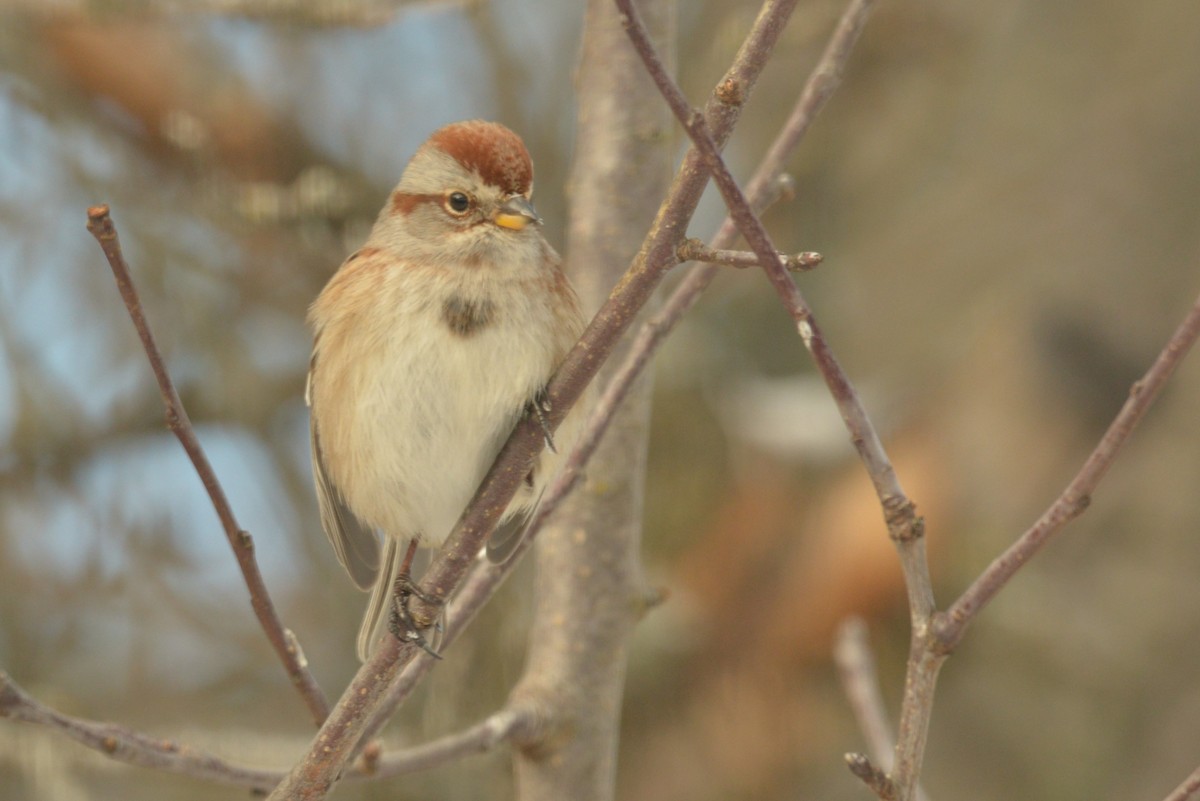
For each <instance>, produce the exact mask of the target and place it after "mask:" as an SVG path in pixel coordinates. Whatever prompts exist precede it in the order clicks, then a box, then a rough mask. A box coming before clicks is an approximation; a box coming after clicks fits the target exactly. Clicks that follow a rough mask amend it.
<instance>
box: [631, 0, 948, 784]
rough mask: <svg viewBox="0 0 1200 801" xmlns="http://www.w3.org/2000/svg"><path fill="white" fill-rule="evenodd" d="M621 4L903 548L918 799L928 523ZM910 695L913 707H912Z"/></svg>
mask: <svg viewBox="0 0 1200 801" xmlns="http://www.w3.org/2000/svg"><path fill="white" fill-rule="evenodd" d="M615 2H616V3H617V6H618V8H620V9H621V12H622V14H624V20H625V27H626V31H627V32H628V34H629V37H630V41H632V42H633V45H634V47H635V49H637V51H638V54H639V55H640V56H641V57H642V60H643V61H644V62H645V64H646V70H647V72H649V73H650V75H651V77H652V78H653V79H654V82H655V83H656V84H657V85H658V87H659V89H660V91H661V92H662V94H663V97H664V98H665V99H666V101H667V104H668V105H669V106H670V107H671V110H672V112H673V113H674V114H675V117H676V118H677V119H678V120H679V122H680V124H682V125H683V126H684V129H685V130H686V131H687V133H688V136H689V137H690V138H691V140H692V142H693V143H694V144H695V146H696V147H697V149H698V150H699V151H700V152H701V155H702V157H703V161H704V164H705V166H706V168H707V169H708V170H709V171H710V172H711V173H712V175H713V179H714V181H715V182H716V184H717V188H718V189H720V191H721V196H722V197H723V198H724V200H725V204H726V206H728V208H729V213H730V215H731V216H732V217H733V220H734V222H736V223H737V226H738V229H739V230H740V231H741V232H742V235H743V236H744V237H745V238H746V241H747V242H748V243H749V245H750V248H751V249H752V250H753V251H754V252H755V253H756V254H757V255H758V257H759V259H760V261H761V263H762V264H763V267H764V269H765V271H766V273H767V277H768V278H769V279H770V281H771V284H772V285H773V286H774V287H775V290H776V292H777V293H778V294H779V296H780V299H781V300H782V301H783V303H784V306H785V307H786V308H787V310H788V312H789V313H790V314H791V315H792V318H793V319H794V320H795V321H796V327H797V330H798V331H799V333H800V337H801V339H802V340H803V341H804V345H805V347H806V348H807V349H808V350H809V352H810V353H811V354H812V356H813V360H814V361H815V363H816V366H817V370H818V372H820V374H821V377H822V378H823V379H824V380H825V383H826V386H828V387H829V391H830V394H831V395H832V396H833V399H834V402H835V403H836V404H837V406H838V410H839V412H840V413H841V415H842V420H843V422H844V423H845V425H846V428H847V430H848V431H849V432H850V437H851V440H852V442H853V443H854V446H855V449H856V450H857V451H858V454H859V458H860V459H861V460H862V461H863V464H864V465H865V467H866V469H867V474H868V475H869V476H870V478H871V482H872V484H873V485H874V487H875V492H876V495H877V496H878V497H879V501H880V505H881V506H882V508H883V515H884V520H885V521H886V522H887V526H888V533H889V535H890V536H891V538H892V540H893V542H894V543H895V545H896V549H897V552H898V554H899V556H900V563H901V566H902V569H903V571H904V579H905V586H906V588H907V590H908V601H909V614H910V617H911V621H912V638H911V642H910V647H909V666H908V675H909V680H908V681H906V682H905V703H904V705H903V706H902V711H901V719H900V734H899V737H897V747H896V762H895V776H894V781H895V784H896V786H897V788H898V794H899V798H901V799H903V800H904V801H907V799H910V798H912V797H913V793H914V792H915V789H916V780H917V777H918V776H919V775H920V769H921V760H922V758H923V756H924V752H925V740H926V737H927V736H928V731H929V714H928V713H929V712H930V710H931V708H932V707H931V706H930V704H931V703H932V695H933V690H934V687H935V686H936V681H937V674H938V669H939V668H940V666H941V662H942V660H943V659H944V656H941V655H938V654H935V653H933V652H931V651H930V650H929V649H928V648H926V641H927V639H928V638H929V636H930V621H931V618H932V615H933V613H934V611H935V610H936V607H935V605H934V599H933V585H932V582H931V581H930V578H929V565H928V562H927V560H926V558H925V542H924V523H923V521H922V520H921V519H920V518H919V517H917V515H916V509H915V506H914V505H913V503H912V501H910V500H909V499H908V497H907V496H906V495H905V494H904V491H903V489H902V488H901V487H900V482H899V479H898V478H897V476H896V472H895V470H894V469H893V467H892V464H891V461H890V460H889V459H888V456H887V453H886V452H885V450H884V448H883V444H882V442H880V440H879V436H878V434H877V433H876V431H875V428H874V426H873V425H872V423H871V421H870V418H869V417H868V416H867V413H866V410H865V409H864V408H863V405H862V402H861V401H860V400H859V398H858V394H857V392H856V391H855V390H854V387H853V385H852V384H851V383H850V380H849V378H848V377H847V376H846V373H845V371H844V370H842V368H841V365H840V364H838V362H837V359H836V358H835V357H834V355H833V351H832V350H831V349H830V348H829V345H828V343H827V342H826V341H825V337H824V335H823V334H822V333H821V330H820V328H819V327H818V326H817V323H816V320H815V318H814V317H813V314H812V310H811V309H810V308H809V306H808V304H807V303H806V302H805V300H804V298H803V297H802V296H801V294H800V291H799V289H797V288H796V285H795V283H794V282H793V281H792V280H791V278H790V277H789V276H788V274H787V271H786V269H785V268H784V266H783V264H782V262H781V261H780V258H779V255H778V252H777V251H776V249H775V247H774V246H773V245H772V244H771V240H770V236H769V235H768V234H767V232H766V229H765V228H764V227H763V224H762V221H761V220H759V219H758V217H757V216H756V215H755V214H754V212H753V210H752V209H751V208H750V205H749V203H748V202H747V201H746V198H745V196H744V195H743V194H742V191H741V188H740V187H739V186H738V185H737V182H736V181H735V180H734V179H733V176H732V175H731V174H730V172H729V168H728V167H727V166H726V165H725V163H724V161H723V160H722V159H721V154H720V152H719V150H718V149H717V147H716V145H715V143H714V142H713V140H712V137H711V135H710V134H709V131H708V128H707V124H706V123H705V120H704V118H703V117H702V116H701V115H699V114H697V113H695V112H694V111H693V110H692V109H691V107H690V106H689V105H688V103H687V99H686V98H685V97H684V95H683V93H682V91H680V89H679V87H678V85H677V84H676V83H675V82H674V80H673V79H672V78H671V76H670V74H669V73H668V72H667V71H666V69H665V68H664V67H663V64H662V61H661V60H660V59H659V57H658V54H657V53H656V52H655V50H654V46H653V44H652V43H651V41H650V39H649V37H647V36H646V31H645V28H644V26H643V25H642V23H641V20H640V19H638V16H637V11H636V10H635V9H634V7H633V6H632V4H631V3H630V0H615ZM910 696H911V698H912V702H911V703H910V702H909V698H910ZM925 699H928V701H926V700H925Z"/></svg>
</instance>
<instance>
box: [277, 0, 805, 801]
mask: <svg viewBox="0 0 1200 801" xmlns="http://www.w3.org/2000/svg"><path fill="white" fill-rule="evenodd" d="M795 5H796V0H769V2H768V3H767V4H766V6H765V7H764V8H763V11H762V12H761V13H760V14H759V16H758V19H757V20H756V21H755V24H754V27H753V28H752V29H751V31H750V34H749V35H748V36H747V38H746V41H745V42H744V43H743V45H742V47H741V49H740V50H739V51H738V54H737V56H736V57H735V59H734V62H733V65H732V66H731V67H730V69H729V70H728V71H727V72H726V75H725V77H724V79H723V80H722V81H721V82H720V83H719V84H718V87H717V89H716V91H715V92H714V93H713V94H714V96H713V98H712V99H711V100H710V102H709V103H708V106H707V109H706V111H707V114H708V115H709V121H710V126H711V128H710V129H711V131H713V133H714V135H715V136H716V137H717V139H718V140H719V141H720V142H724V141H726V140H727V139H728V137H729V135H730V133H731V132H732V130H733V126H734V124H735V123H736V122H737V120H738V118H739V116H740V114H741V110H742V106H743V104H744V102H745V100H746V98H747V97H748V96H749V94H750V91H751V89H752V88H753V86H754V83H755V82H756V81H757V79H758V76H759V74H760V73H761V72H762V69H763V67H764V66H765V65H766V63H767V60H768V59H769V57H770V54H771V52H772V50H773V48H774V46H775V44H776V43H777V41H778V39H779V35H780V33H781V32H782V30H783V26H784V24H785V23H786V21H787V18H788V16H789V15H790V14H791V12H792V10H793V9H794V7H795ZM707 182H708V174H707V172H706V171H705V170H704V169H703V168H702V165H701V160H700V156H699V155H698V154H697V152H696V150H695V148H691V149H689V151H688V153H687V155H685V156H684V160H683V164H682V165H681V167H680V169H679V171H678V172H677V173H676V177H675V180H674V182H673V184H672V187H671V190H670V192H669V193H668V195H667V198H666V200H664V202H663V204H662V206H661V207H660V208H659V212H658V215H657V217H656V218H655V221H654V223H653V225H652V226H651V229H650V232H649V234H647V237H646V241H645V242H644V244H643V246H642V249H641V251H639V253H638V256H637V257H636V258H635V259H634V262H633V264H632V265H631V266H630V268H629V270H628V271H627V272H626V274H625V276H624V277H623V278H622V280H621V281H620V282H619V283H618V284H617V286H616V287H615V288H614V289H613V292H612V294H611V295H610V297H609V299H608V300H607V301H606V302H605V304H604V305H603V306H602V307H601V309H600V311H599V312H597V314H596V316H595V318H594V319H593V320H592V322H591V323H590V324H589V325H588V327H587V330H585V331H584V333H583V335H582V337H581V338H580V340H579V342H578V343H576V345H575V347H574V348H573V349H572V350H571V352H570V353H569V354H568V355H567V357H566V359H565V360H564V362H563V364H562V365H561V366H560V367H559V369H558V371H557V372H556V373H555V375H554V377H553V378H552V379H551V381H550V383H549V385H548V387H547V390H546V398H547V400H548V402H549V405H550V411H549V412H548V413H547V415H546V418H547V422H548V424H549V425H550V426H551V427H552V428H554V427H557V426H558V424H559V423H560V422H561V421H562V419H563V417H564V416H565V415H566V414H567V412H568V411H569V410H570V408H571V406H572V405H573V404H574V403H575V401H576V400H578V398H579V396H580V395H581V394H582V393H583V390H584V388H585V387H586V386H587V384H588V382H589V381H590V380H591V378H592V377H593V376H594V375H595V374H596V372H597V370H599V367H600V364H601V363H602V362H603V361H604V360H605V359H606V358H607V357H608V355H609V354H610V353H611V352H612V349H613V347H614V346H615V344H616V342H617V340H618V339H619V338H620V337H621V335H622V334H623V333H624V332H625V330H626V329H627V328H628V327H629V325H630V324H631V323H632V322H633V319H634V317H635V315H636V314H637V312H638V310H639V309H640V308H641V307H642V306H643V305H644V304H645V302H646V301H647V300H648V299H649V298H650V296H651V295H652V294H653V292H654V290H655V289H656V288H657V286H658V284H659V282H660V281H661V280H662V277H663V276H664V275H665V274H666V273H667V271H669V270H670V268H671V267H672V266H674V265H675V264H676V263H677V258H676V256H675V249H676V248H677V247H678V244H679V241H680V239H681V238H682V236H683V232H684V231H685V230H686V229H687V223H688V221H689V220H690V219H691V216H692V214H693V213H694V212H695V210H696V206H697V205H698V204H699V202H700V196H701V194H702V193H703V190H704V187H705V185H706V184H707ZM542 443H543V432H542V429H541V427H540V425H539V424H538V423H537V422H535V421H533V420H530V419H523V420H521V421H520V422H519V423H518V424H517V426H516V428H515V429H514V431H513V433H512V435H511V436H510V437H509V439H508V441H507V442H506V443H505V445H504V446H503V447H502V448H501V451H500V453H499V455H498V456H497V458H496V461H495V463H494V464H493V465H492V467H491V469H490V470H489V471H488V474H487V476H486V477H485V478H484V480H483V482H482V484H481V485H480V487H479V489H478V490H477V491H476V493H475V496H474V498H472V500H471V502H470V503H469V504H468V505H467V508H466V510H464V512H463V514H462V516H461V517H460V518H459V521H458V523H457V524H456V525H455V527H454V531H453V532H451V534H450V536H449V538H448V539H447V541H446V544H445V545H444V546H443V547H442V549H441V550H440V551H439V553H438V555H437V557H436V559H435V560H434V563H433V564H432V565H431V566H430V568H429V570H428V571H427V572H426V575H425V577H424V578H423V580H422V582H421V590H422V595H423V596H425V597H428V598H433V599H445V598H448V597H450V595H451V594H452V592H453V590H454V588H455V587H457V586H458V585H459V583H460V582H461V581H462V580H463V578H464V577H465V575H466V574H467V572H468V570H469V569H470V568H471V565H472V563H473V562H474V560H475V557H476V555H477V554H478V552H479V550H480V548H481V547H482V546H483V543H484V541H485V539H486V538H487V536H488V534H489V533H490V532H491V530H492V529H493V528H494V527H495V524H496V522H497V520H498V518H499V516H500V514H501V513H502V511H503V510H504V509H505V508H506V507H507V505H508V503H509V501H510V500H511V499H512V496H513V494H514V493H515V492H516V489H517V487H518V486H519V485H520V483H521V481H523V480H524V477H525V476H526V475H527V474H528V471H529V468H530V466H531V465H532V463H533V459H534V457H535V455H536V453H537V451H538V450H539V449H540V448H541V446H542ZM411 611H412V614H413V617H414V618H415V619H416V620H417V621H418V622H419V623H421V624H425V625H428V624H430V623H431V622H432V621H433V619H434V618H435V617H436V615H437V609H436V608H434V607H433V606H432V605H430V604H428V603H425V602H424V601H422V600H420V599H417V600H415V601H414V602H413V604H412V609H411ZM413 650H414V649H413V648H412V647H404V648H401V647H400V646H399V645H398V644H397V643H396V642H395V641H394V640H393V639H389V638H385V644H384V646H383V647H381V648H379V649H377V651H376V653H375V654H374V655H373V656H372V657H371V659H370V660H368V662H367V663H366V664H365V665H363V666H362V668H360V670H359V672H358V674H357V675H356V676H355V678H354V680H353V681H352V682H351V684H350V686H349V687H348V688H347V690H346V691H345V692H344V693H343V695H342V698H341V700H340V701H339V702H338V704H337V705H336V706H335V707H334V709H333V711H332V712H331V713H330V715H329V717H328V718H327V719H326V721H325V724H324V725H323V726H322V727H321V730H320V731H319V732H318V733H317V736H316V738H315V739H314V741H313V744H312V746H311V747H310V749H309V752H308V754H306V755H305V757H304V758H303V759H302V760H301V761H300V762H299V763H298V764H297V765H296V766H295V767H294V768H293V769H292V771H291V773H289V775H288V777H287V778H286V779H285V780H284V781H283V782H282V783H281V784H280V785H279V786H278V787H277V788H276V789H275V791H274V792H273V793H272V795H271V798H276V799H285V798H287V799H298V800H299V799H318V798H323V797H324V796H325V795H326V794H327V793H328V792H329V790H330V788H332V787H333V784H334V783H335V782H336V780H337V776H338V775H339V774H340V772H341V771H342V769H343V767H344V766H345V764H346V762H347V761H348V760H349V759H350V758H351V756H352V755H353V754H354V753H355V752H356V751H357V750H358V747H359V742H360V741H361V739H362V736H363V733H364V731H365V728H366V726H367V724H368V719H369V717H370V716H371V715H372V714H373V712H374V710H375V709H376V708H377V707H378V706H379V705H380V704H381V703H382V701H383V697H384V696H385V694H386V692H385V691H386V688H387V685H388V684H390V683H391V682H392V681H393V680H394V679H395V678H396V676H397V675H398V673H399V671H400V669H401V668H403V667H404V666H405V665H407V664H408V663H409V662H410V661H411V660H412V658H413Z"/></svg>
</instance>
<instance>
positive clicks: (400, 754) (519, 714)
mask: <svg viewBox="0 0 1200 801" xmlns="http://www.w3.org/2000/svg"><path fill="white" fill-rule="evenodd" d="M533 721H534V716H533V714H532V712H531V711H530V710H529V709H526V708H522V707H506V708H504V709H501V710H500V711H499V712H496V713H495V714H493V715H491V716H489V717H487V718H486V719H484V720H482V721H480V722H479V723H476V724H475V725H474V726H471V727H470V728H467V729H464V730H462V731H460V732H456V733H454V734H449V735H447V736H445V737H441V738H439V739H437V740H433V741H431V742H428V743H425V744H423V745H418V746H414V747H413V748H408V749H405V750H403V751H396V752H393V753H390V754H385V755H384V756H383V757H382V758H381V759H380V760H379V767H378V769H377V770H376V771H375V775H376V776H378V777H380V778H386V777H389V776H399V775H402V774H405V773H415V772H416V771H419V770H426V769H428V768H432V767H436V766H438V765H444V764H446V763H447V762H451V761H453V760H456V759H460V758H462V757H465V756H470V755H472V754H482V753H486V752H488V751H491V750H493V749H494V748H496V746H498V745H500V744H501V743H505V742H509V741H510V740H514V739H520V738H521V737H522V736H524V735H525V734H527V733H528V732H529V730H530V728H531V725H532V723H533Z"/></svg>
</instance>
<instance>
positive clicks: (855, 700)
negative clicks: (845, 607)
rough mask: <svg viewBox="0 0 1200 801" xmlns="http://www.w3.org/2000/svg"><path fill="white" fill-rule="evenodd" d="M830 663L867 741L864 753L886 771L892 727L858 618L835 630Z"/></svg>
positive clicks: (863, 627)
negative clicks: (833, 665)
mask: <svg viewBox="0 0 1200 801" xmlns="http://www.w3.org/2000/svg"><path fill="white" fill-rule="evenodd" d="M833 661H834V664H836V665H837V669H838V678H840V679H841V680H842V689H843V690H844V691H845V693H846V698H847V700H849V702H850V709H851V710H853V712H854V717H855V719H856V720H857V721H858V727H859V729H861V730H862V733H863V736H864V737H865V738H866V740H867V751H868V752H869V753H870V755H871V758H872V759H873V760H875V761H876V762H878V763H879V764H880V765H882V766H883V768H884V769H885V770H887V769H889V768H890V767H891V761H892V748H893V743H892V736H891V734H890V733H889V732H890V731H891V728H892V726H891V723H889V722H888V719H887V712H886V711H884V706H883V696H882V695H881V694H880V692H879V677H878V676H877V675H876V672H875V658H874V657H873V656H872V654H871V645H870V643H868V642H867V624H866V622H864V621H863V619H862V618H861V617H851V618H848V619H846V620H844V621H843V622H842V625H841V626H839V627H838V631H837V639H836V641H835V643H834V646H833Z"/></svg>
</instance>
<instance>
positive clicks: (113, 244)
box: [87, 205, 329, 726]
mask: <svg viewBox="0 0 1200 801" xmlns="http://www.w3.org/2000/svg"><path fill="white" fill-rule="evenodd" d="M87 227H88V231H90V232H91V234H92V236H94V237H95V238H96V241H97V242H99V243H100V248H101V249H102V250H103V251H104V255H105V257H106V258H107V259H108V264H109V266H110V267H111V268H112V272H113V277H114V278H115V279H116V281H117V289H118V291H120V293H121V299H122V300H123V301H125V308H126V309H127V310H128V311H129V317H130V319H131V320H132V321H133V326H134V328H136V329H137V333H138V338H139V339H141V341H142V348H143V349H144V350H145V351H146V358H147V359H148V360H149V362H150V369H151V370H153V371H154V378H155V380H157V381H158V389H159V393H160V394H161V395H162V400H163V405H164V406H165V407H166V416H167V428H169V429H170V430H171V433H173V434H174V435H175V436H176V438H178V439H179V443H180V444H181V445H182V446H183V449H184V451H186V452H187V455H188V458H189V459H190V460H191V462H192V466H193V467H194V468H195V469H196V474H197V475H198V476H199V477H200V481H201V483H202V484H204V489H205V490H206V491H207V492H208V497H209V499H210V500H211V501H212V505H213V509H215V510H216V513H217V517H218V518H219V519H220V521H221V527H222V528H223V529H224V530H225V537H226V539H228V540H229V546H230V547H231V548H233V554H234V556H235V557H236V558H237V563H238V567H239V568H240V569H241V571H242V578H243V579H244V580H245V582H246V588H247V589H248V590H249V592H250V605H251V606H252V607H253V608H254V614H255V615H256V616H257V617H258V622H259V625H261V626H262V629H263V631H264V632H265V633H266V635H267V639H268V640H269V641H270V643H271V647H272V648H274V649H275V653H276V654H277V655H278V657H279V660H280V661H281V662H282V663H283V667H284V669H285V670H286V671H287V674H288V677H289V678H290V679H291V680H292V684H293V685H294V686H295V687H296V689H297V690H298V691H299V692H300V696H301V697H302V698H303V699H304V703H305V704H306V705H307V706H308V711H309V714H310V715H311V716H312V719H313V721H314V722H315V723H316V724H317V725H318V726H320V725H321V723H323V722H324V720H325V718H326V717H327V716H328V714H329V701H328V700H326V698H325V694H324V693H323V692H322V691H321V688H320V686H318V684H317V681H316V679H315V678H314V677H313V675H312V673H311V672H310V671H309V669H308V663H307V661H306V660H305V658H304V653H303V652H302V651H301V650H300V644H299V642H298V641H297V640H296V635H295V634H293V633H292V632H291V631H290V630H289V629H286V628H284V626H283V622H282V621H281V620H280V619H279V615H278V614H277V613H276V612H275V605H274V604H273V603H272V601H271V596H270V594H269V593H268V592H267V586H266V583H265V582H264V581H263V577H262V573H261V572H260V571H259V569H258V561H257V560H256V559H255V557H254V539H253V537H251V536H250V532H248V531H243V530H242V528H241V527H240V526H238V523H237V519H236V518H235V517H234V515H233V509H232V507H230V505H229V501H228V499H227V498H226V497H225V490H224V489H222V487H221V483H220V482H219V481H218V480H217V475H216V473H215V472H214V471H213V469H212V465H211V464H209V461H208V457H207V456H206V455H205V453H204V448H203V447H202V446H201V445H200V440H199V439H198V438H197V437H196V432H195V430H194V429H193V428H192V421H191V420H190V419H188V415H187V410H186V409H184V407H183V401H181V400H180V399H179V393H178V392H176V391H175V385H174V384H173V383H172V381H171V376H170V374H169V373H168V372H167V368H166V365H165V364H164V362H163V358H162V354H161V353H160V352H159V350H158V345H156V344H155V342H154V334H153V333H152V332H151V330H150V325H149V323H147V322H146V317H145V315H144V314H143V313H142V302H141V299H140V298H139V297H138V292H137V288H136V287H135V286H134V284H133V278H132V276H131V275H130V272H129V266H128V265H127V264H126V263H125V256H124V254H123V253H122V252H121V243H120V241H119V240H118V238H117V229H116V226H115V225H114V224H113V221H112V217H111V216H110V215H109V210H108V206H105V205H101V206H92V207H91V208H89V209H88V226H87Z"/></svg>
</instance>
